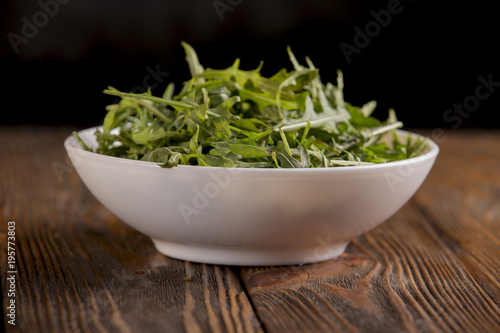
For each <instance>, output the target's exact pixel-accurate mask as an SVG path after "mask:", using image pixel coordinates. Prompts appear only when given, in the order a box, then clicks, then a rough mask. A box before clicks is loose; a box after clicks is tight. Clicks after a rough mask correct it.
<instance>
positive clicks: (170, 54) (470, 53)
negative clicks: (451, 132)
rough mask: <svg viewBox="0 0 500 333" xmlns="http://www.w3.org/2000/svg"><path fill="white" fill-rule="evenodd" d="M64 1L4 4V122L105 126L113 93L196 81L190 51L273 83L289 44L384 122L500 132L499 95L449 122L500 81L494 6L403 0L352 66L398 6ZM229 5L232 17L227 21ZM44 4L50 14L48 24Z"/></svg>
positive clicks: (236, 0) (362, 1)
mask: <svg viewBox="0 0 500 333" xmlns="http://www.w3.org/2000/svg"><path fill="white" fill-rule="evenodd" d="M59 1H61V2H62V3H64V4H60V3H59V2H56V0H41V2H38V1H27V0H16V1H13V0H9V1H3V2H1V5H0V7H1V8H0V9H1V14H0V28H1V31H2V39H3V42H2V43H1V44H0V70H1V73H2V97H3V98H2V107H1V110H2V111H1V120H0V123H1V124H21V123H22V124H44V125H60V124H69V125H78V126H90V125H96V124H99V123H100V122H101V121H102V119H103V117H104V114H105V106H106V105H107V104H109V103H111V102H113V101H114V100H115V99H114V98H113V97H110V96H106V95H103V94H102V90H103V89H105V88H106V87H107V86H108V85H112V86H114V87H116V88H117V89H119V90H122V91H131V90H134V89H135V90H136V91H137V90H139V89H141V88H142V87H143V82H144V78H145V77H146V76H147V75H148V72H149V71H150V70H153V71H155V70H159V71H160V72H161V73H162V74H161V76H160V79H161V80H157V81H159V82H157V83H158V84H157V85H156V86H155V89H153V93H154V94H157V95H161V94H162V93H163V90H164V89H165V87H166V86H167V84H168V83H169V82H171V81H173V82H176V83H178V84H177V88H179V87H180V83H181V82H183V81H184V80H187V79H188V78H189V70H188V67H187V64H186V62H185V60H184V51H183V49H182V47H181V45H180V42H181V41H186V42H188V43H189V44H191V45H192V46H193V47H194V48H195V50H196V51H197V53H198V56H199V58H200V61H201V63H202V65H204V66H205V67H211V68H225V67H228V66H230V65H231V64H232V63H233V61H234V60H235V58H238V57H239V58H240V59H241V66H240V68H242V69H254V68H255V67H257V65H258V64H259V62H260V60H264V68H263V70H262V73H263V74H264V75H272V74H274V73H275V72H277V71H278V70H279V69H281V68H283V67H285V68H287V69H289V70H291V69H292V66H291V64H290V62H289V60H288V55H287V52H286V46H287V45H290V46H291V47H292V50H293V51H294V53H295V55H296V56H297V58H298V59H299V60H300V61H303V59H304V56H306V55H308V56H309V57H310V58H311V59H312V61H313V62H314V64H315V65H316V67H318V68H319V69H320V73H321V77H322V80H323V82H328V81H331V82H335V80H336V73H335V71H336V69H337V68H339V69H341V70H342V71H343V73H344V77H345V95H346V100H347V101H349V102H351V103H352V104H354V105H362V104H364V103H366V102H368V101H370V100H373V99H375V100H376V101H377V102H378V107H377V111H376V112H375V116H376V117H377V118H380V119H385V117H386V115H387V110H388V108H390V107H393V108H395V109H396V113H397V115H398V117H399V119H400V120H402V121H403V122H404V124H405V127H411V128H417V127H420V128H436V127H439V128H500V124H499V121H498V116H497V114H498V113H499V108H498V106H499V104H500V103H499V101H500V87H498V88H495V89H497V90H499V91H495V92H493V93H491V94H490V95H489V97H488V98H486V99H485V100H483V101H480V102H479V104H478V105H477V106H476V107H474V110H473V111H471V112H466V113H463V114H457V113H453V112H452V113H447V110H448V109H450V108H453V106H454V104H462V103H463V102H464V100H465V99H467V98H468V97H470V96H474V94H475V91H476V87H477V86H478V85H479V84H480V81H479V80H478V77H479V76H482V77H484V78H485V79H487V78H488V76H489V75H491V76H492V80H493V81H495V82H500V70H499V66H498V65H497V61H498V59H499V58H498V56H499V55H500V54H499V51H498V50H497V49H498V44H499V39H498V32H500V31H499V30H500V29H499V23H498V22H499V19H498V12H497V11H496V10H494V8H492V7H491V6H492V5H483V4H481V3H480V2H477V1H475V2H461V3H459V2H454V3H453V4H444V3H439V4H437V3H436V2H434V3H431V2H424V1H415V0H414V1H410V0H401V1H400V5H399V7H398V8H400V7H401V8H402V9H400V11H401V12H400V13H399V14H394V15H392V16H391V21H390V23H389V24H388V25H387V26H386V27H382V28H381V29H380V32H379V33H378V34H376V35H375V36H373V37H371V39H370V42H369V43H368V45H366V46H365V47H363V48H361V49H360V51H359V53H357V54H352V55H351V59H350V60H351V61H350V62H348V61H347V59H346V57H345V55H344V54H343V52H342V50H341V48H340V44H341V43H342V42H345V43H348V44H350V45H354V39H355V35H356V31H355V28H356V27H357V28H359V29H361V30H364V29H365V26H366V25H367V24H368V23H370V22H374V21H375V19H374V17H373V15H372V14H371V13H370V12H371V11H372V10H374V11H376V12H379V11H380V10H383V9H387V7H388V5H389V3H391V1H387V0H386V1H372V0H357V1H338V0H330V1H327V0H307V1H298V0H287V1H285V0H273V1H271V0H216V1H213V0H190V1H173V0H145V1H141V2H139V1H129V0H127V1H125V0H121V1H118V0H113V1H98V0H64V1H63V0H59ZM220 3H225V4H227V5H228V6H230V10H226V11H224V12H223V13H222V11H223V9H219V13H218V11H217V10H216V8H215V5H217V4H220ZM492 3H493V2H492ZM42 4H52V6H51V7H50V6H49V7H50V10H51V11H52V13H51V14H52V16H53V17H49V15H46V17H48V19H47V20H46V21H45V22H44V21H43V14H40V12H41V11H43V6H42ZM54 4H58V8H55V7H54ZM231 4H232V5H231ZM36 19H38V20H39V21H37V22H38V24H39V25H40V27H39V28H38V31H37V32H36V33H33V31H31V33H32V35H33V36H31V37H30V38H26V40H25V42H23V43H21V44H19V45H18V50H17V52H16V50H15V47H14V46H13V44H12V42H11V41H10V40H9V36H11V38H12V36H13V34H16V35H18V36H21V37H22V36H23V27H24V26H25V25H26V21H29V22H31V23H34V20H36ZM24 30H25V32H26V27H24ZM9 33H10V35H9ZM148 68H149V70H148ZM166 73H168V75H167V74H166ZM160 81H161V82H160ZM149 83H150V84H154V83H156V82H155V80H153V79H150V80H149ZM481 92H483V93H485V92H486V90H484V88H483V90H481ZM469 100H471V99H470V98H469Z"/></svg>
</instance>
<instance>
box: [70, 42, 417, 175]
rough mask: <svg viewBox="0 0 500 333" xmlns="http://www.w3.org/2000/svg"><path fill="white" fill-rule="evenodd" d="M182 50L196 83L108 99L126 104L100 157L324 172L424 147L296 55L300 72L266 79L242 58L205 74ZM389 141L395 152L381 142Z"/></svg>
mask: <svg viewBox="0 0 500 333" xmlns="http://www.w3.org/2000/svg"><path fill="white" fill-rule="evenodd" d="M182 46H183V47H184V49H185V52H186V60H187V63H188V65H189V69H190V72H191V79H190V80H188V81H186V82H184V84H183V85H182V88H181V89H180V91H179V92H178V93H177V94H176V95H175V94H174V90H175V86H174V84H173V83H170V84H169V85H168V86H167V88H166V90H165V92H164V94H163V96H161V97H157V96H153V95H152V94H151V91H150V90H149V91H148V92H147V93H144V94H132V93H125V92H120V91H118V90H116V89H114V88H112V87H109V88H108V89H107V90H105V91H104V92H105V93H106V94H109V95H114V96H118V97H121V100H120V102H119V103H118V104H112V105H109V106H107V108H106V109H107V114H106V117H105V119H104V123H103V130H102V131H96V133H95V135H96V139H97V143H98V147H97V148H96V149H95V152H96V153H99V154H104V155H109V156H115V157H122V158H128V159H135V160H143V161H152V162H156V163H158V164H159V165H160V166H162V167H166V168H171V167H175V166H177V165H199V166H211V167H243V168H321V167H325V168H326V167H338V166H356V165H363V164H373V163H385V162H391V161H397V160H403V159H407V158H410V157H413V156H417V155H418V154H420V153H421V152H422V151H423V150H424V149H425V147H426V144H427V142H426V141H425V140H421V138H420V137H419V138H417V139H416V140H412V139H411V138H409V139H408V140H407V141H405V142H400V141H399V140H398V138H397V136H396V134H395V129H397V128H401V127H402V126H403V124H402V123H401V122H400V121H398V120H397V119H396V116H395V113H394V111H393V110H392V109H391V110H389V117H388V119H387V120H386V121H384V122H381V121H379V120H377V119H376V118H374V117H372V116H371V114H372V112H373V111H374V109H375V107H376V102H374V101H371V102H368V103H366V104H365V105H363V106H361V107H357V106H353V105H351V104H349V103H347V102H345V101H344V94H343V89H344V83H343V77H342V73H341V72H340V71H338V72H337V82H336V85H334V84H332V83H330V82H328V83H326V84H323V83H322V82H321V79H320V75H319V70H318V69H317V68H316V67H315V66H314V65H313V63H312V62H311V61H310V59H309V58H306V64H307V65H302V64H300V63H299V62H298V61H297V59H296V58H295V56H294V55H293V53H292V51H291V50H290V48H288V54H289V57H290V60H291V63H292V65H293V70H292V71H287V70H286V69H282V70H280V71H278V72H277V73H276V74H274V75H273V76H271V77H264V76H262V75H261V73H260V70H261V68H262V63H261V64H260V65H259V67H258V68H257V69H254V70H250V71H244V70H241V69H240V60H239V59H236V61H235V62H234V64H233V65H232V66H231V67H229V68H227V69H222V70H220V69H211V68H204V67H203V66H202V65H201V64H200V62H199V60H198V56H197V55H196V52H195V51H194V49H193V48H192V47H191V46H189V45H188V44H186V43H182ZM388 132H393V133H394V134H393V142H392V144H391V145H389V144H387V143H386V142H385V141H381V138H382V136H384V135H385V134H387V133H388ZM74 136H75V137H76V138H77V139H78V140H79V142H80V143H81V144H82V146H83V147H84V149H86V150H89V148H88V147H87V146H85V144H84V143H83V141H81V139H80V138H78V135H77V134H76V133H74Z"/></svg>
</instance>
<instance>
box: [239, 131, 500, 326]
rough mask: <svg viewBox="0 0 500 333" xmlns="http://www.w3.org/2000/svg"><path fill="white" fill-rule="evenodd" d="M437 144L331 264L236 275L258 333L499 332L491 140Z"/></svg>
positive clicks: (495, 167)
mask: <svg viewBox="0 0 500 333" xmlns="http://www.w3.org/2000/svg"><path fill="white" fill-rule="evenodd" d="M441 141H442V142H440V146H441V154H440V156H439V158H438V160H437V163H436V165H435V167H434V169H433V171H432V172H431V174H430V175H429V178H428V179H427V180H426V182H425V183H424V184H423V186H422V188H421V189H420V190H419V191H418V192H417V194H416V195H415V196H414V198H413V199H412V200H410V202H409V203H408V204H406V205H405V206H404V207H403V209H401V210H400V211H399V212H398V213H397V214H396V215H394V216H393V217H392V218H391V219H389V220H388V221H386V222H385V223H384V224H383V225H381V226H379V227H378V228H376V229H374V230H372V231H370V232H368V233H366V234H365V235H363V236H361V237H359V238H357V239H355V240H354V241H353V242H352V243H351V245H350V246H349V247H348V249H347V251H346V253H345V254H344V255H343V256H341V257H340V258H339V259H337V260H330V261H326V262H323V263H319V264H313V265H306V266H302V267H274V268H247V269H244V270H243V271H242V276H243V281H244V282H245V284H246V288H247V290H248V291H249V295H250V298H251V299H252V302H253V304H254V307H255V309H256V311H257V313H258V316H259V318H260V319H261V320H262V322H263V324H264V328H265V329H266V331H268V332H283V331H287V332H304V331H313V332H316V331H318V332H327V331H331V332H500V149H499V148H500V133H499V132H498V131H497V132H482V133H481V132H479V133H478V132H458V133H457V132H450V133H448V134H447V136H446V137H444V138H442V140H441ZM327 236H328V235H325V236H324V237H327Z"/></svg>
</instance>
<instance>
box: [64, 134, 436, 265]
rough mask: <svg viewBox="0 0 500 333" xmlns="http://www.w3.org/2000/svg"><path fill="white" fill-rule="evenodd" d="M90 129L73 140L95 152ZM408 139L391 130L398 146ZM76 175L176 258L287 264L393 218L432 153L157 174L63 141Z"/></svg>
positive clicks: (317, 257) (151, 167) (339, 246)
mask: <svg viewBox="0 0 500 333" xmlns="http://www.w3.org/2000/svg"><path fill="white" fill-rule="evenodd" d="M95 130H96V128H90V129H86V130H83V131H81V132H79V135H80V137H81V138H82V139H83V140H84V141H85V142H86V143H87V144H88V145H89V146H91V147H96V145H97V143H96V141H95V137H94V132H95ZM407 134H408V133H407V132H404V131H399V134H398V135H400V136H401V137H405V136H406V135H407ZM64 145H65V148H66V150H67V152H68V155H69V157H70V159H71V161H72V163H73V165H74V167H75V168H76V170H77V172H78V174H79V176H80V177H81V179H82V180H83V182H84V183H85V184H86V186H87V187H88V189H89V190H90V191H91V192H92V193H93V194H94V196H95V197H96V198H97V199H98V200H99V201H100V202H101V203H102V204H103V205H104V206H105V207H107V208H108V209H109V210H110V211H111V212H112V213H114V214H115V215H116V216H117V217H119V218H120V219H121V220H122V221H123V222H125V223H127V224H128V225H130V226H131V227H133V228H135V229H136V230H138V231H140V232H142V233H144V234H146V235H148V236H149V237H151V239H152V241H153V243H154V244H155V246H156V248H157V249H158V251H160V252H161V253H163V254H165V255H167V256H170V257H173V258H178V259H183V260H188V261H195V262H204V263H211V264H226V265H292V264H304V263H311V262H318V261H323V260H326V259H331V258H335V257H337V256H339V255H340V254H342V252H343V251H344V250H345V248H346V246H347V244H348V243H349V241H350V240H351V239H353V238H354V237H356V236H359V235H360V234H362V233H364V232H366V231H368V230H370V229H372V228H374V227H375V226H377V225H379V224H380V223H382V222H384V221H385V220H386V219H387V218H389V217H390V216H391V215H393V214H394V213H395V212H396V211H398V210H399V209H400V208H401V207H402V206H403V205H404V204H405V203H406V202H407V201H408V200H409V199H410V198H411V197H412V196H413V194H414V193H415V192H416V191H417V189H418V188H419V187H420V185H421V184H422V182H423V181H424V179H425V178H426V177H427V174H428V173H429V171H430V169H431V168H432V165H433V164H434V161H435V159H436V157H437V155H438V153H439V147H438V146H437V145H436V144H435V143H434V142H432V141H429V144H428V148H427V150H426V152H425V153H424V154H423V155H421V156H418V157H415V158H411V159H408V160H405V161H398V162H391V163H386V164H376V165H363V166H351V167H336V168H317V169H241V168H215V167H200V166H177V167H174V168H171V169H164V168H161V167H159V166H158V165H157V164H156V163H153V162H143V161H134V160H129V159H124V158H116V157H110V156H104V155H100V154H96V153H92V152H87V151H84V150H83V149H82V148H81V146H80V145H79V144H78V142H77V141H76V140H75V139H74V138H73V137H72V136H70V137H68V138H67V139H66V141H65V142H64Z"/></svg>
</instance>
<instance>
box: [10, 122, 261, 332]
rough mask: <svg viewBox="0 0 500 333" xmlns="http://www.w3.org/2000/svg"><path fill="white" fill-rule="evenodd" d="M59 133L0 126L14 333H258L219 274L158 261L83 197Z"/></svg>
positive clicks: (231, 277) (236, 287)
mask: <svg viewBox="0 0 500 333" xmlns="http://www.w3.org/2000/svg"><path fill="white" fill-rule="evenodd" d="M70 133H71V130H70V129H68V128H63V129H51V128H31V127H25V128H9V127H2V128H0V142H2V144H1V145H0V156H4V157H5V156H8V158H7V161H6V160H5V159H4V161H3V163H1V164H0V178H1V197H0V207H1V210H0V216H1V221H2V222H1V223H0V237H1V240H2V241H1V249H0V251H1V258H0V260H1V273H2V294H3V309H5V308H6V304H7V303H6V302H7V301H8V299H7V297H6V295H5V272H6V271H7V268H6V257H5V254H6V242H5V239H6V228H7V221H11V220H13V221H15V222H16V229H17V244H16V246H17V258H16V259H17V266H18V267H17V268H18V272H19V274H18V281H17V296H16V301H17V325H16V327H12V326H10V325H7V326H6V328H7V329H8V330H9V331H12V332H15V331H19V332H92V333H93V332H260V331H262V329H261V326H260V323H259V321H258V320H257V318H256V317H255V315H254V313H253V310H252V307H251V304H250V302H249V300H248V298H247V296H246V294H245V293H244V291H243V288H242V286H241V283H240V280H239V276H238V274H237V272H236V273H235V272H234V271H232V270H231V269H230V268H228V267H219V266H211V265H202V264H193V263H189V262H183V261H179V260H174V259H170V258H167V257H165V256H163V255H160V254H159V253H158V252H157V251H156V250H155V248H154V246H153V244H152V242H151V241H150V240H149V238H147V237H145V236H144V235H142V234H140V233H138V232H136V231H134V230H132V229H131V228H129V227H127V226H126V225H124V224H123V223H122V222H120V221H119V220H117V219H116V218H115V217H114V216H113V215H111V213H109V212H108V211H107V210H106V209H105V208H104V207H103V206H101V205H100V204H99V203H98V202H97V201H96V200H95V199H94V197H93V196H92V195H91V194H90V192H88V190H87V189H86V188H85V187H84V185H83V184H82V183H81V181H80V180H79V178H78V175H77V174H76V172H75V171H74V170H73V169H72V167H71V164H70V162H69V161H68V160H67V159H66V157H65V151H64V149H63V147H62V142H63V140H64V138H65V137H66V136H67V135H69V134H70Z"/></svg>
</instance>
